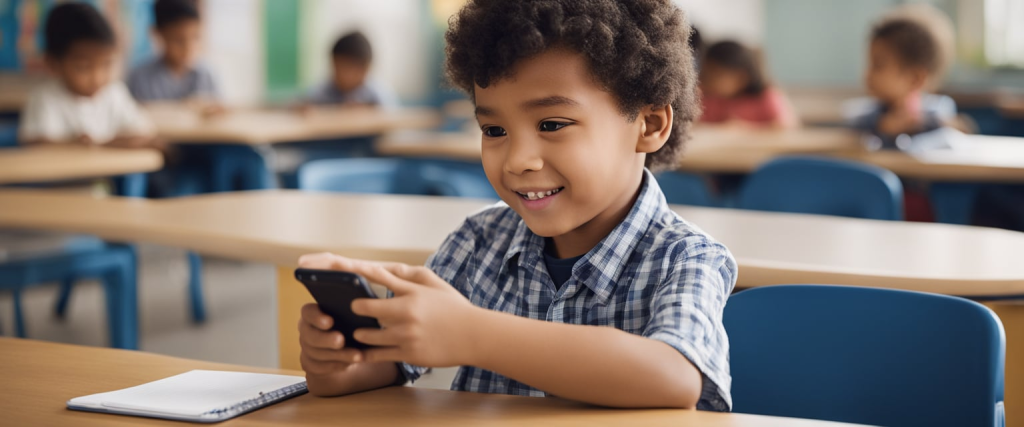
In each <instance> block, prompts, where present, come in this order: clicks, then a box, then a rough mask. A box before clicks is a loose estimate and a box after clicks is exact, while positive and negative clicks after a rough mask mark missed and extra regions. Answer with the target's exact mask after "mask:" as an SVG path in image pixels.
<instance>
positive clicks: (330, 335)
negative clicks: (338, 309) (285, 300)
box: [299, 303, 363, 375]
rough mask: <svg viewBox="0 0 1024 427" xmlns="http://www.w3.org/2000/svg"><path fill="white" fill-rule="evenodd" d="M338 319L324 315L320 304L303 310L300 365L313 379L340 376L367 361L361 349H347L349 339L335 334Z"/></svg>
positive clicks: (300, 328)
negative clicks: (346, 341) (341, 373)
mask: <svg viewBox="0 0 1024 427" xmlns="http://www.w3.org/2000/svg"><path fill="white" fill-rule="evenodd" d="M333 325H334V319H333V318H331V316H328V315H326V314H324V313H323V312H322V311H320V307H319V306H318V305H316V304H312V303H311V304H306V305H304V306H303V307H302V317H301V318H300V319H299V346H300V347H301V348H302V353H301V354H300V356H299V362H300V363H301V364H302V370H304V371H306V372H307V373H309V374H313V375H329V374H334V373H340V372H342V371H344V370H346V369H348V368H349V367H350V366H352V365H354V364H357V363H359V362H362V361H363V354H362V352H361V351H359V350H358V349H354V348H345V337H344V336H342V335H341V332H338V331H332V330H331V327H332V326H333Z"/></svg>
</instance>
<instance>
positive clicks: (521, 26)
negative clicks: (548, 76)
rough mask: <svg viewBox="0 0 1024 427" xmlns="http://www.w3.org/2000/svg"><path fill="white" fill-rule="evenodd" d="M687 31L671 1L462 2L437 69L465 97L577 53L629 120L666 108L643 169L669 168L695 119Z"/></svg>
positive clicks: (693, 77) (696, 102) (693, 73)
mask: <svg viewBox="0 0 1024 427" xmlns="http://www.w3.org/2000/svg"><path fill="white" fill-rule="evenodd" d="M690 33H691V30H690V25H689V24H688V23H687V21H686V18H685V17H684V15H683V12H682V10H680V9H679V8H678V7H676V6H675V5H673V4H672V2H671V0H628V1H619V0H516V1H508V0H470V1H469V2H468V3H467V4H466V5H465V6H464V7H463V8H462V10H460V11H459V13H458V14H456V15H455V16H453V17H452V19H451V20H450V22H449V29H448V32H447V33H446V34H445V40H446V42H447V46H446V48H445V51H446V53H447V62H446V64H445V71H446V74H447V77H448V80H449V81H450V82H451V83H452V84H453V85H454V86H456V87H458V88H460V89H462V90H464V91H466V92H467V93H468V94H469V95H470V96H471V97H472V96H473V89H474V87H475V85H478V86H480V87H487V86H488V85H490V84H491V83H494V82H496V81H498V80H501V79H504V78H507V77H510V76H511V74H512V73H513V67H514V66H515V65H516V63H517V62H518V61H520V60H522V59H524V58H528V57H531V56H534V55H537V54H539V53H541V52H544V51H545V50H547V49H548V48H551V47H555V46H559V47H566V48H568V49H570V50H572V51H575V52H578V53H579V54H581V55H582V56H583V57H585V58H586V61H587V63H588V65H589V68H590V72H591V74H592V75H593V77H594V78H595V79H596V81H597V82H599V83H600V84H601V85H602V86H603V87H604V88H605V90H607V91H608V92H609V93H611V94H612V95H614V96H615V98H616V99H617V101H618V103H619V108H620V110H621V111H622V113H623V115H624V116H625V117H626V118H628V119H629V120H630V121H632V120H635V119H636V118H637V116H638V115H639V114H640V110H641V109H642V108H643V107H644V106H647V105H654V106H665V105H671V106H672V110H673V113H674V118H673V121H672V133H671V134H670V135H669V137H668V141H666V143H665V145H664V146H662V147H661V149H659V150H658V151H656V152H655V153H653V154H649V155H648V156H647V159H646V166H647V167H649V168H651V169H654V170H657V169H665V168H675V166H676V164H677V162H678V160H679V157H680V155H681V154H682V150H683V145H684V143H685V142H686V140H688V139H689V136H690V125H691V124H692V123H693V122H694V121H695V120H696V119H697V118H698V117H699V115H700V106H699V100H698V97H697V92H696V89H695V88H696V81H697V77H696V70H695V67H694V62H693V61H694V59H693V52H692V50H691V48H690V46H689V37H690ZM552 72H557V70H552Z"/></svg>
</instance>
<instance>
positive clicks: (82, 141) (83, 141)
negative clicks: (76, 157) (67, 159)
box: [74, 133, 99, 147]
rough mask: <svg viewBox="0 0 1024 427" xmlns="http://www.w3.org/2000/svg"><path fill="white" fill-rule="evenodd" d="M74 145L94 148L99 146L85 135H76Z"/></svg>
mask: <svg viewBox="0 0 1024 427" xmlns="http://www.w3.org/2000/svg"><path fill="white" fill-rule="evenodd" d="M74 143H75V144H78V145H82V146H85V147H95V146H97V145H99V144H98V143H97V142H96V141H95V140H94V139H92V137H90V136H89V135H87V134H84V133H83V134H81V135H78V138H75V139H74Z"/></svg>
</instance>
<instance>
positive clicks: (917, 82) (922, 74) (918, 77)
mask: <svg viewBox="0 0 1024 427" xmlns="http://www.w3.org/2000/svg"><path fill="white" fill-rule="evenodd" d="M910 73H911V84H912V85H913V88H914V90H915V91H920V90H924V89H925V87H927V86H928V80H929V77H930V75H929V74H928V71H926V70H923V69H919V70H912V71H911V72H910Z"/></svg>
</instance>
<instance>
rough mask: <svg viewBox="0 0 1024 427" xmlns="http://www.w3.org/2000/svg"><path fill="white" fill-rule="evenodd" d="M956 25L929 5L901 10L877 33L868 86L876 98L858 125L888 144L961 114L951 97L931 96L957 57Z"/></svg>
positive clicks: (883, 22) (857, 120) (878, 27)
mask: <svg viewBox="0 0 1024 427" xmlns="http://www.w3.org/2000/svg"><path fill="white" fill-rule="evenodd" d="M952 32H953V31H952V23H950V22H949V18H947V17H945V16H944V15H942V13H941V12H939V11H938V10H936V9H934V8H933V7H931V6H927V5H920V4H917V5H913V6H909V7H904V8H900V9H897V10H896V11H894V13H891V14H890V15H888V16H887V17H886V18H884V19H882V20H881V21H880V22H879V23H878V24H876V25H875V27H874V29H873V30H872V31H871V45H870V51H869V55H868V68H867V70H866V72H865V75H864V82H865V85H866V86H867V90H868V92H869V93H870V94H871V96H872V97H874V98H875V102H874V103H873V104H872V105H869V108H867V111H865V112H863V113H862V114H860V115H859V116H858V117H856V118H855V119H854V120H853V126H854V127H855V128H858V129H862V130H864V131H867V132H872V133H874V134H876V135H878V136H879V137H881V138H882V140H883V143H889V144H891V143H894V142H895V140H896V137H897V136H898V135H901V134H907V135H914V134H917V133H921V132H927V131H930V130H935V129H937V128H939V127H942V126H944V125H945V124H946V123H947V122H949V121H950V120H952V119H953V118H954V116H955V115H956V104H955V103H954V102H953V100H952V99H951V98H949V97H946V96H937V95H932V94H929V93H927V92H928V90H929V89H930V88H932V87H934V86H935V85H936V84H937V83H938V81H939V79H940V77H941V75H942V73H943V71H944V70H945V68H946V67H947V66H948V64H949V61H950V59H951V56H952V55H951V52H950V50H951V40H950V39H951V38H952Z"/></svg>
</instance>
